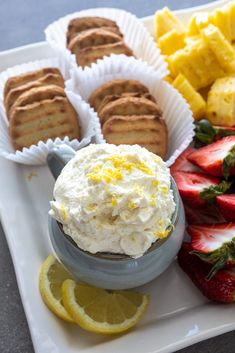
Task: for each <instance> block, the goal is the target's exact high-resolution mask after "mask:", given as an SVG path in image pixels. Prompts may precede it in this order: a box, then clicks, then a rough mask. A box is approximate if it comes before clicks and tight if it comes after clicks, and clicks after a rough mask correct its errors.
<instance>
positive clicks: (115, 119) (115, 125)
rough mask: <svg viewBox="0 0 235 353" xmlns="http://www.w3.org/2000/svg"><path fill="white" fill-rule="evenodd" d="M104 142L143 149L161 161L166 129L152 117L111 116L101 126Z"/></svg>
mask: <svg viewBox="0 0 235 353" xmlns="http://www.w3.org/2000/svg"><path fill="white" fill-rule="evenodd" d="M102 132H103V135H104V138H105V140H106V142H108V143H111V144H114V145H121V144H126V145H135V144H138V145H140V146H142V147H145V148H146V149H147V150H149V151H150V152H153V153H155V154H157V155H159V156H160V157H162V158H163V159H165V157H166V153H167V127H166V124H165V122H164V120H163V119H162V118H159V117H158V116H154V115H138V116H136V115H135V116H111V117H110V118H109V119H108V120H107V121H106V122H105V123H104V125H103V128H102Z"/></svg>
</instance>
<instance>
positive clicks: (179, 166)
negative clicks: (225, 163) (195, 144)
mask: <svg viewBox="0 0 235 353" xmlns="http://www.w3.org/2000/svg"><path fill="white" fill-rule="evenodd" d="M193 151H195V150H194V149H193V148H191V147H188V148H187V149H186V150H184V152H182V153H181V155H179V157H178V158H177V159H176V161H175V163H174V164H173V165H172V166H171V167H170V170H171V173H172V174H174V173H175V172H179V171H184V172H195V171H200V169H199V168H197V167H196V166H195V165H193V164H191V163H190V162H189V161H188V159H187V157H188V156H189V155H190V154H191V153H192V152H193Z"/></svg>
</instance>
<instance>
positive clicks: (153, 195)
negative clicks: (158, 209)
mask: <svg viewBox="0 0 235 353" xmlns="http://www.w3.org/2000/svg"><path fill="white" fill-rule="evenodd" d="M150 205H151V206H152V207H155V206H156V195H155V194H152V195H151V201H150Z"/></svg>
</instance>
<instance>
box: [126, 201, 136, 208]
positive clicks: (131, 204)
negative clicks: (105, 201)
mask: <svg viewBox="0 0 235 353" xmlns="http://www.w3.org/2000/svg"><path fill="white" fill-rule="evenodd" d="M127 207H128V208H130V209H131V210H133V209H135V208H137V207H138V204H137V203H136V202H133V201H130V202H129V203H128V204H127Z"/></svg>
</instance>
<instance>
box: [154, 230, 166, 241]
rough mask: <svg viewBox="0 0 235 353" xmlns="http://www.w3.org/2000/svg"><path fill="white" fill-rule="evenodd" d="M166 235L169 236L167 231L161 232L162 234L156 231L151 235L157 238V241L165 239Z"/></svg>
mask: <svg viewBox="0 0 235 353" xmlns="http://www.w3.org/2000/svg"><path fill="white" fill-rule="evenodd" d="M168 234H169V230H167V229H166V230H164V231H162V232H160V231H156V232H154V233H153V235H154V236H155V237H156V238H159V239H164V238H166V237H167V236H168Z"/></svg>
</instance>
